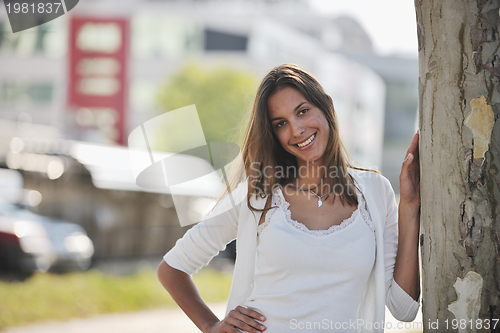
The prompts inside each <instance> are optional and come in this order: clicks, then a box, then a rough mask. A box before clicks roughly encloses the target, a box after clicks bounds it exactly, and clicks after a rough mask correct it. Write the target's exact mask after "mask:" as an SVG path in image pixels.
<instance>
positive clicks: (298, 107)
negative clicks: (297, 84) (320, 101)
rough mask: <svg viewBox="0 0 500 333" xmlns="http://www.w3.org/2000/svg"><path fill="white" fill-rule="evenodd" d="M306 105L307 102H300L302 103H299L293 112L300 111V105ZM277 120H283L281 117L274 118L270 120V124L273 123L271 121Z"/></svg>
mask: <svg viewBox="0 0 500 333" xmlns="http://www.w3.org/2000/svg"><path fill="white" fill-rule="evenodd" d="M306 103H307V102H302V103H300V104H299V105H297V106H296V107H295V109H294V110H293V112H297V110H298V109H300V107H301V106H302V105H304V104H306ZM279 119H284V118H283V117H276V118H273V119H271V122H273V121H275V120H279Z"/></svg>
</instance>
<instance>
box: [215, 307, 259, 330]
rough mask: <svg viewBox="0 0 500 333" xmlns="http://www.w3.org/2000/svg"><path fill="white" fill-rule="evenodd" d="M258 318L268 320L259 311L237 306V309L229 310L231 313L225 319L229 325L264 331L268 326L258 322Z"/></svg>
mask: <svg viewBox="0 0 500 333" xmlns="http://www.w3.org/2000/svg"><path fill="white" fill-rule="evenodd" d="M256 319H257V320H260V321H264V320H266V318H265V317H264V316H263V315H262V314H260V313H258V312H257V311H254V310H252V309H247V308H245V307H242V306H237V307H236V308H235V309H233V310H231V311H229V314H228V315H227V317H226V318H224V320H223V321H224V323H226V324H227V325H229V326H232V327H236V328H239V329H241V330H243V331H245V332H249V333H258V332H262V331H263V330H265V329H266V327H265V326H264V325H262V324H261V323H259V322H257V321H256Z"/></svg>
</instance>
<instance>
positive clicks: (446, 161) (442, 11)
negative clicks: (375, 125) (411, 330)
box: [415, 0, 500, 332]
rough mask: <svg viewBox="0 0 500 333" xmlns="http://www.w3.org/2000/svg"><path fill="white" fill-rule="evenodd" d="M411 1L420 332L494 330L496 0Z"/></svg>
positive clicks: (499, 65)
mask: <svg viewBox="0 0 500 333" xmlns="http://www.w3.org/2000/svg"><path fill="white" fill-rule="evenodd" d="M415 7H416V13H417V26H418V42H419V66H420V78H419V112H420V159H421V173H422V179H421V195H422V228H421V230H422V234H421V238H420V244H421V255H422V267H423V270H422V275H423V279H422V298H423V326H424V331H425V332H500V322H497V320H498V319H499V318H500V271H499V268H500V121H496V120H497V118H498V116H499V114H500V86H499V82H500V79H499V78H500V50H499V37H500V36H499V30H498V28H499V24H500V17H499V7H500V1H499V0H489V1H488V0H474V1H472V0H462V1H451V0H421V1H419V0H415ZM488 326H489V329H485V328H487V327H488ZM493 326H495V329H493V330H492V328H493Z"/></svg>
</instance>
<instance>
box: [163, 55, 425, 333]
mask: <svg viewBox="0 0 500 333" xmlns="http://www.w3.org/2000/svg"><path fill="white" fill-rule="evenodd" d="M242 154H243V159H244V164H245V165H244V168H245V173H246V176H247V179H246V181H245V182H242V183H241V184H240V185H239V186H238V187H237V188H236V189H235V190H234V191H233V192H231V195H228V196H226V197H225V198H224V199H223V200H222V201H221V202H220V203H219V204H218V205H217V206H216V208H215V209H214V211H213V212H212V213H211V215H210V216H209V217H208V218H207V219H206V220H205V221H203V222H201V223H199V224H197V225H196V226H195V227H193V228H191V229H190V230H189V231H188V232H187V233H186V234H185V235H184V237H183V238H182V239H180V240H179V241H178V242H177V243H176V245H175V247H174V248H173V249H172V250H170V251H169V252H168V253H167V254H166V255H165V257H164V260H163V261H162V263H161V264H160V266H159V268H158V276H159V279H160V281H161V283H162V284H163V286H164V287H165V288H166V289H167V291H168V292H169V293H170V294H171V295H172V297H173V299H174V300H175V301H176V302H177V303H178V305H179V306H180V307H181V308H182V310H184V312H185V313H186V314H187V315H188V316H189V317H190V318H191V320H192V321H193V322H194V323H195V324H196V325H197V326H198V328H199V329H200V330H201V331H203V332H211V333H212V332H231V333H232V332H241V331H244V332H252V333H253V332H264V331H266V332H271V333H281V332H289V331H299V332H300V331H307V332H322V331H325V330H336V331H340V332H382V331H383V329H384V311H385V305H387V307H388V308H389V309H390V311H391V312H392V314H393V315H394V317H396V319H399V320H402V321H411V320H413V319H414V318H415V315H416V313H417V310H418V307H419V303H418V299H419V294H420V288H419V268H418V230H419V217H420V193H419V189H420V186H419V180H420V178H419V162H418V133H417V134H415V136H414V138H413V141H412V143H411V145H410V148H409V149H408V152H407V154H406V158H405V160H404V161H403V164H402V167H401V175H400V179H399V181H400V204H399V208H398V206H397V205H396V202H395V198H394V192H393V190H392V187H391V185H390V183H389V181H388V180H387V179H386V178H384V177H383V176H381V175H380V174H379V173H377V172H373V171H369V170H365V169H362V168H357V167H354V166H353V165H351V164H350V163H349V160H348V159H347V156H346V155H347V153H346V151H345V149H344V147H343V145H342V143H341V141H340V136H339V128H338V125H337V119H336V115H335V112H334V108H333V102H332V99H331V98H330V96H328V95H327V94H326V93H325V92H324V90H323V88H322V87H321V85H320V84H319V83H318V82H317V81H316V79H315V78H314V77H312V76H311V75H310V74H309V73H307V72H306V71H305V70H304V69H302V68H301V67H299V66H296V65H291V64H284V65H281V66H278V67H276V68H274V69H273V70H271V72H269V73H268V74H267V75H266V77H265V78H264V80H263V82H262V83H261V85H260V87H259V90H258V92H257V97H256V99H255V104H254V107H253V110H252V116H251V120H250V123H249V126H248V128H247V131H246V135H245V140H244V143H243V149H242ZM229 197H231V198H229ZM230 199H231V200H230ZM233 202H236V203H238V202H240V204H238V205H236V206H234V205H233V206H234V208H233V209H228V207H231V206H232V203H233ZM398 230H399V232H398ZM235 238H236V240H237V242H236V244H237V245H236V246H237V259H236V263H235V270H234V276H233V284H232V287H231V292H230V296H229V300H228V308H227V312H226V317H225V318H223V319H222V320H219V319H218V318H217V317H216V316H215V315H214V314H213V313H212V311H211V310H210V309H209V308H208V307H207V306H206V304H205V303H204V302H203V300H202V299H201V298H200V296H199V294H198V292H197V290H196V287H195V286H194V284H193V282H192V280H191V278H190V275H191V274H193V273H195V272H196V271H197V270H198V269H199V268H201V267H202V266H204V265H206V264H207V263H208V262H209V261H210V259H211V258H212V257H213V256H215V255H216V254H217V253H218V252H219V251H220V250H222V249H224V248H225V245H226V244H227V243H229V242H230V241H232V240H233V239H235Z"/></svg>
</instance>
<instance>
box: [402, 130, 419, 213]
mask: <svg viewBox="0 0 500 333" xmlns="http://www.w3.org/2000/svg"><path fill="white" fill-rule="evenodd" d="M418 135H419V133H418V131H417V133H415V136H414V137H413V140H412V141H411V144H410V148H408V151H407V152H406V156H405V160H404V161H403V165H402V166H401V174H400V175H399V193H400V202H401V203H403V204H405V205H409V206H411V207H412V208H414V209H418V208H420V164H419V156H418Z"/></svg>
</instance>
